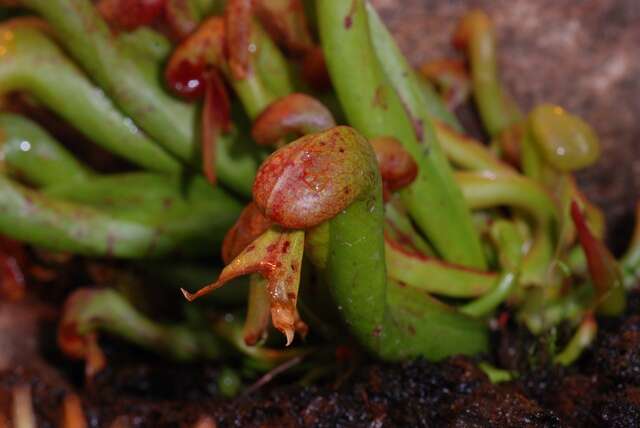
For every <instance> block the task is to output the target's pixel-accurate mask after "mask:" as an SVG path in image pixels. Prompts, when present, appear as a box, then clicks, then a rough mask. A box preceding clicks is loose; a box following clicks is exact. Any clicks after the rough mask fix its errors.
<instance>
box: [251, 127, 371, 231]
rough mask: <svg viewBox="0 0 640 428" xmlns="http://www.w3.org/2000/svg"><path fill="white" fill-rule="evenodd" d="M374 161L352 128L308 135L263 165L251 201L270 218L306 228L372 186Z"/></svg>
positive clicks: (326, 218)
mask: <svg viewBox="0 0 640 428" xmlns="http://www.w3.org/2000/svg"><path fill="white" fill-rule="evenodd" d="M375 162H376V160H375V154H374V153H373V150H372V149H371V145H370V144H369V143H368V142H367V141H366V140H364V139H363V138H362V137H361V136H360V135H359V134H358V133H357V132H356V131H355V130H353V129H352V128H349V127H346V126H337V127H335V128H331V129H329V130H328V131H324V132H321V133H318V134H311V135H307V136H305V137H302V138H300V139H298V140H297V141H295V142H293V143H291V144H288V145H286V146H284V147H282V148H280V149H279V150H277V151H276V152H274V153H273V154H271V156H269V157H268V158H267V159H266V160H265V161H264V162H263V163H262V165H261V166H260V169H259V170H258V173H257V175H256V179H255V181H254V184H253V200H254V201H255V203H256V205H257V206H258V208H259V209H260V210H261V211H262V212H263V213H264V214H265V215H266V216H267V217H268V218H269V219H270V220H272V221H273V222H275V223H277V224H279V225H281V226H283V227H286V228H290V229H309V228H311V227H314V226H317V225H319V224H321V223H323V222H325V221H327V220H329V219H331V218H333V217H334V216H335V215H337V214H338V213H340V212H341V211H342V210H343V209H345V208H346V207H348V206H349V205H350V204H351V203H352V202H353V201H354V200H355V199H356V198H358V197H359V196H360V195H362V192H363V191H364V190H365V189H368V188H371V186H373V185H374V184H375V181H374V180H376V175H375V174H373V173H372V172H371V171H372V169H373V168H375V165H376V164H375Z"/></svg>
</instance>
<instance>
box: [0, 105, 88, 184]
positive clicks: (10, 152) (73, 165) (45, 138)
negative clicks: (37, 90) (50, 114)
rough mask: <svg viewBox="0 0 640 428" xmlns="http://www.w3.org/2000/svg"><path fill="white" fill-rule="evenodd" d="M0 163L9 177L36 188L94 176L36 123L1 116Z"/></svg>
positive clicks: (9, 115) (2, 114)
mask: <svg viewBox="0 0 640 428" xmlns="http://www.w3.org/2000/svg"><path fill="white" fill-rule="evenodd" d="M0 159H2V162H3V163H4V168H5V169H6V170H7V172H8V173H9V174H10V175H15V176H18V177H19V178H20V179H24V180H26V181H28V182H29V183H31V184H33V185H35V186H50V185H56V184H60V183H65V182H70V181H71V182H72V181H81V180H86V179H88V178H89V177H90V176H92V175H93V172H92V171H91V170H89V168H87V167H86V166H84V165H83V164H81V163H80V162H79V161H78V160H77V159H76V158H75V157H74V156H73V155H72V154H71V153H70V152H69V151H67V149H65V148H64V147H63V146H62V145H60V144H59V143H58V142H57V141H55V140H54V139H53V138H52V137H51V136H50V135H49V134H48V133H47V132H46V131H45V130H44V129H42V128H41V127H40V126H39V125H37V124H36V123H35V122H32V121H31V120H29V119H26V118H23V117H21V116H17V115H14V114H9V113H0Z"/></svg>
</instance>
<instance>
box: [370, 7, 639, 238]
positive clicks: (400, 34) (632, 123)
mask: <svg viewBox="0 0 640 428" xmlns="http://www.w3.org/2000/svg"><path fill="white" fill-rule="evenodd" d="M372 2H373V3H374V4H375V5H376V6H377V8H378V9H379V10H380V12H381V13H382V15H383V17H384V19H385V21H386V22H387V24H388V25H389V26H390V27H391V30H392V31H393V33H394V35H395V36H396V39H397V40H398V42H399V43H400V46H401V48H402V50H403V51H404V52H405V53H406V54H407V55H408V56H409V58H410V59H411V61H412V62H413V63H414V65H420V64H422V63H424V62H427V61H431V60H435V59H440V58H443V57H458V54H457V53H456V52H455V51H454V50H453V48H452V47H451V35H452V34H453V31H454V29H455V26H456V23H457V22H458V20H459V18H460V16H461V15H462V14H463V13H464V12H465V11H467V10H468V9H469V8H474V7H477V8H482V9H483V10H485V11H487V12H488V13H489V15H490V16H491V18H492V19H493V21H494V23H495V26H496V30H497V39H498V55H499V57H498V58H499V63H500V71H501V77H502V81H503V82H504V84H505V86H506V87H507V89H508V90H509V92H510V93H511V94H512V95H513V96H514V98H515V99H516V101H517V102H518V104H519V105H520V107H521V108H522V109H524V110H527V111H528V110H530V109H531V108H532V107H534V106H535V105H536V104H538V103H540V102H545V101H547V102H552V103H556V104H560V105H562V106H563V107H565V108H567V109H568V110H569V111H571V112H573V113H576V114H579V115H580V116H582V117H583V118H584V119H586V120H587V121H588V122H589V123H590V124H591V125H592V126H593V127H594V128H595V129H596V130H597V131H598V134H599V136H600V138H601V143H602V148H603V153H602V157H601V159H600V161H599V162H598V164H597V165H596V166H594V167H591V168H590V169H588V170H585V171H583V172H581V173H580V174H578V178H579V181H580V184H581V188H582V189H583V190H584V191H585V193H586V194H587V195H588V197H589V198H590V199H591V200H592V201H594V202H595V203H596V204H598V205H599V206H600V207H602V208H603V209H604V210H605V212H606V214H607V224H608V226H609V229H608V231H609V238H610V241H611V243H612V244H613V245H614V247H616V249H617V250H621V246H624V244H625V241H626V238H628V236H629V234H630V231H631V228H632V225H633V210H634V207H635V204H636V201H637V200H638V199H640V1H638V0H497V1H496V0H441V1H438V0H372ZM465 113H466V112H463V114H465Z"/></svg>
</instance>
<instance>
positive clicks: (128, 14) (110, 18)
mask: <svg viewBox="0 0 640 428" xmlns="http://www.w3.org/2000/svg"><path fill="white" fill-rule="evenodd" d="M165 1H166V0H100V2H99V3H98V5H97V9H98V11H99V12H100V14H101V15H102V17H103V18H104V19H105V20H106V21H107V22H108V23H109V24H110V25H112V26H114V27H115V28H118V29H121V30H129V31H130V30H135V29H136V28H138V27H142V26H145V25H149V24H151V23H152V22H153V21H155V20H156V18H158V17H159V16H160V14H162V11H163V10H164V6H165Z"/></svg>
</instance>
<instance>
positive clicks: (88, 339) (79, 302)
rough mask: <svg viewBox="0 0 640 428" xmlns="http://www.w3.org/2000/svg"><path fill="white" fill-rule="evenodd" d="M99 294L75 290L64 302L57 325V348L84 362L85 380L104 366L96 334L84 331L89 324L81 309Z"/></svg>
mask: <svg viewBox="0 0 640 428" xmlns="http://www.w3.org/2000/svg"><path fill="white" fill-rule="evenodd" d="M99 294H100V291H99V290H90V289H79V290H76V291H75V292H74V293H73V294H71V295H70V296H69V298H68V299H67V301H66V302H65V305H64V308H63V310H62V319H61V320H60V323H59V325H58V347H59V348H60V350H61V351H62V352H63V353H64V354H65V355H66V356H68V357H71V358H76V359H80V360H85V374H86V375H87V378H92V377H93V376H94V375H95V374H97V373H98V372H100V371H101V370H102V369H103V368H104V367H105V366H106V358H105V356H104V354H103V353H102V351H101V350H100V347H99V345H98V336H97V333H96V332H95V331H91V329H89V331H85V329H88V324H89V323H88V322H87V321H86V320H84V319H83V308H85V307H86V306H87V303H88V302H90V301H92V300H93V299H94V298H95V297H96V296H99Z"/></svg>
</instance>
